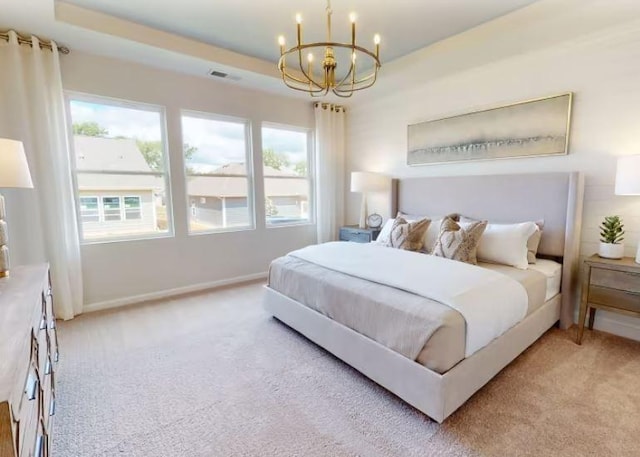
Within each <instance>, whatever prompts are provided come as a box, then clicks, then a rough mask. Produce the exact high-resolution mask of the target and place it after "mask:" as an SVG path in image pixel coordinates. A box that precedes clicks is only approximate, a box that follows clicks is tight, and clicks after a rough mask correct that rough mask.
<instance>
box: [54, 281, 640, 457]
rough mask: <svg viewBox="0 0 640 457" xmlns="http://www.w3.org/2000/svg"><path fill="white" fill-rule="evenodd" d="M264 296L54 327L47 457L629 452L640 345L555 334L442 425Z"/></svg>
mask: <svg viewBox="0 0 640 457" xmlns="http://www.w3.org/2000/svg"><path fill="white" fill-rule="evenodd" d="M261 295H262V290H261V286H260V285H259V284H255V283H254V284H249V285H245V286H241V287H235V288H229V289H223V290H219V291H215V292H212V293H207V294H201V295H194V296H189V297H182V298H180V299H175V300H167V301H162V302H157V303H152V304H148V305H143V306H137V307H130V308H126V309H121V310H116V311H111V312H106V313H99V314H92V315H86V316H81V317H80V318H78V319H76V320H74V321H71V322H68V323H63V324H61V325H60V339H61V341H60V344H61V347H62V359H61V364H60V369H59V377H58V383H59V384H58V386H59V387H58V410H57V417H56V422H55V426H54V440H53V451H54V452H53V457H65V456H73V457H81V456H87V457H101V456H136V457H137V456H154V457H164V456H166V457H178V456H185V457H199V456H294V455H297V456H356V455H358V456H510V457H514V456H634V457H635V456H638V455H640V438H639V437H640V343H637V342H632V341H628V340H624V339H620V338H616V337H612V336H607V335H605V334H601V333H592V332H587V334H586V337H585V340H584V343H583V345H582V346H577V345H575V344H574V343H573V341H572V337H573V333H574V332H573V331H569V332H563V331H560V330H555V329H554V330H551V331H550V332H548V333H547V334H546V335H545V336H543V338H542V339H541V340H540V341H538V342H537V343H536V344H535V345H534V346H533V347H532V348H530V349H529V350H528V351H527V352H525V353H524V354H523V355H522V356H520V357H519V358H518V359H517V360H516V361H515V362H514V363H512V364H511V365H510V366H509V367H507V368H506V369H505V370H504V371H503V372H502V373H501V374H499V375H498V376H497V377H496V378H495V379H494V380H493V381H491V382H490V383H489V384H488V385H487V386H485V387H484V388H483V389H482V390H481V391H480V392H479V393H477V394H476V395H475V396H474V397H472V398H471V399H470V400H469V401H468V402H467V403H466V404H465V405H464V406H463V407H462V408H461V409H459V410H458V411H457V412H456V413H455V414H454V415H453V416H451V417H450V418H449V419H448V421H447V422H445V424H444V425H442V426H439V425H437V424H436V423H434V422H432V421H430V420H429V419H428V418H426V417H425V416H424V415H423V414H421V413H419V412H418V411H416V410H414V409H413V408H411V407H409V406H407V405H406V404H404V403H403V402H402V401H401V400H399V399H397V398H396V397H395V396H393V395H391V394H389V393H387V392H386V391H385V390H384V389H382V388H380V387H378V386H377V385H376V384H374V383H373V382H371V381H369V380H368V379H366V378H365V377H364V376H362V375H360V374H359V373H358V372H356V371H355V370H353V369H351V368H349V367H348V366H346V365H345V364H343V363H342V362H340V361H339V360H337V359H335V358H334V357H332V356H331V355H329V354H328V353H326V352H325V351H323V350H322V349H319V348H318V347H317V346H315V345H314V344H312V343H310V342H308V341H307V340H306V339H304V338H303V337H301V336H300V335H298V334H297V333H295V332H294V331H292V330H290V329H289V328H288V327H286V326H284V325H283V324H281V323H279V322H278V321H276V320H274V319H273V318H271V317H269V316H268V315H266V314H265V313H264V312H263V311H262V308H261V305H260V298H261Z"/></svg>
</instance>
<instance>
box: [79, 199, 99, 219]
mask: <svg viewBox="0 0 640 457" xmlns="http://www.w3.org/2000/svg"><path fill="white" fill-rule="evenodd" d="M80 219H81V220H82V222H83V223H85V222H86V223H89V222H100V210H99V209H98V197H80Z"/></svg>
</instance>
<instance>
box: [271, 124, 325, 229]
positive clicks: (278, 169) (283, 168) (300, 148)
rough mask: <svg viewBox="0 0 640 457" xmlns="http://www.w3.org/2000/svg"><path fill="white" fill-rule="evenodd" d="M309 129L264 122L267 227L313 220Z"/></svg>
mask: <svg viewBox="0 0 640 457" xmlns="http://www.w3.org/2000/svg"><path fill="white" fill-rule="evenodd" d="M312 151H313V148H312V134H311V131H310V130H309V129H304V128H299V127H291V126H281V125H276V124H268V123H265V124H263V126H262V162H263V175H264V191H265V214H266V223H267V226H271V227H278V226H283V225H292V224H301V223H302V224H304V223H310V222H313V220H314V217H313V211H314V208H315V204H314V200H313V197H314V192H313V185H314V184H313V154H312Z"/></svg>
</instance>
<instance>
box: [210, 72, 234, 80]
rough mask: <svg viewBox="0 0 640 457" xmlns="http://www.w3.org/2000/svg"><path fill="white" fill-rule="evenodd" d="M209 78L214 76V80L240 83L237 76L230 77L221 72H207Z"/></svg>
mask: <svg viewBox="0 0 640 457" xmlns="http://www.w3.org/2000/svg"><path fill="white" fill-rule="evenodd" d="M209 75H210V76H215V77H216V78H222V79H229V80H231V81H240V77H239V76H235V75H230V74H229V73H225V72H223V71H218V70H209Z"/></svg>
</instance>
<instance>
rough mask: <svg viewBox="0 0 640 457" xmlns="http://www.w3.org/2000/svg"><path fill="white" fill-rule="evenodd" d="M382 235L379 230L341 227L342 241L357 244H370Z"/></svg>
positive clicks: (352, 226) (349, 226) (348, 226)
mask: <svg viewBox="0 0 640 457" xmlns="http://www.w3.org/2000/svg"><path fill="white" fill-rule="evenodd" d="M378 235H380V229H379V228H360V227H358V226H357V225H346V226H344V227H340V241H355V242H356V243H370V242H372V241H375V240H376V238H378Z"/></svg>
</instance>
